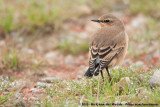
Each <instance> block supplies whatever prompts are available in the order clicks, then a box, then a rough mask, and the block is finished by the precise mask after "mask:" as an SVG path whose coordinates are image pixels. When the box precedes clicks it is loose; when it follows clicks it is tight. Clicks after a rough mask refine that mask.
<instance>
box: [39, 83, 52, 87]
mask: <svg viewBox="0 0 160 107" xmlns="http://www.w3.org/2000/svg"><path fill="white" fill-rule="evenodd" d="M37 86H39V87H42V88H46V86H47V87H49V86H51V84H47V83H42V82H37Z"/></svg>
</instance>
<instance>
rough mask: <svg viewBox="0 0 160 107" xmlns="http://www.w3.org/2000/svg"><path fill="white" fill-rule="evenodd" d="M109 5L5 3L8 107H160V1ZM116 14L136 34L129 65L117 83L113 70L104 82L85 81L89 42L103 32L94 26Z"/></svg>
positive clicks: (0, 95)
mask: <svg viewBox="0 0 160 107" xmlns="http://www.w3.org/2000/svg"><path fill="white" fill-rule="evenodd" d="M55 4H57V5H55ZM104 4H105V3H103V2H100V1H98V0H95V1H94V2H87V1H83V2H81V1H78V2H77V3H75V2H74V1H72V2H71V1H70V2H65V3H64V4H63V2H62V1H61V0H60V1H59V2H57V1H54V0H53V1H51V0H47V1H44V2H37V1H31V0H29V1H26V2H22V1H9V0H6V1H4V0H2V1H0V11H1V12H0V20H2V21H1V22H0V74H1V75H0V105H2V106H13V105H14V106H47V107H48V106H51V107H52V106H53V105H54V106H65V105H66V106H78V105H81V104H84V105H85V104H89V105H90V104H91V103H99V104H111V103H115V104H118V103H121V104H126V103H128V104H142V103H143V104H159V102H160V97H159V96H160V88H159V87H158V86H157V87H151V85H150V82H149V80H150V78H151V76H152V75H153V73H154V72H155V71H157V70H158V69H159V68H160V48H159V45H160V38H159V33H160V31H159V28H160V23H159V20H160V14H159V12H158V9H159V5H160V2H159V1H158V0H155V1H154V2H152V1H149V0H148V1H144V0H141V1H138V0H135V1H128V2H127V0H126V1H121V0H119V1H118V0H113V1H112V2H109V3H106V5H104ZM143 4H145V5H143ZM60 5H61V6H62V7H63V8H62V9H61V8H60ZM106 6H107V8H106ZM22 7H23V8H22ZM28 7H29V8H28ZM146 7H150V8H149V9H148V8H146ZM108 12H112V13H114V14H115V15H116V16H118V17H119V18H121V20H122V21H123V22H124V25H125V29H126V32H127V33H128V36H129V47H128V53H127V56H126V58H125V60H124V63H123V64H122V65H121V66H119V67H115V68H110V73H111V76H112V81H111V83H109V81H108V75H107V73H105V72H106V71H105V70H104V71H103V72H104V76H105V81H104V82H103V81H102V78H101V76H97V77H93V78H92V79H87V78H84V76H83V75H84V73H85V71H86V70H87V68H88V66H89V65H88V47H89V38H90V36H91V34H92V33H93V32H94V31H95V30H96V29H98V28H99V25H98V24H96V23H93V22H91V21H90V20H91V19H95V18H98V17H100V16H101V15H102V14H104V13H108ZM71 16H72V17H71ZM123 84H125V85H123ZM119 85H120V86H119Z"/></svg>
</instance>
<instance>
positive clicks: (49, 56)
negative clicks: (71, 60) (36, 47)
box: [44, 51, 62, 64]
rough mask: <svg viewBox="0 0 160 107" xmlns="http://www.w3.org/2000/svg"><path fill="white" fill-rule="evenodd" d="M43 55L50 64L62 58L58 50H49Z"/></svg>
mask: <svg viewBox="0 0 160 107" xmlns="http://www.w3.org/2000/svg"><path fill="white" fill-rule="evenodd" d="M44 57H45V58H46V60H47V61H48V62H49V63H50V64H55V63H57V60H58V59H60V58H62V55H61V54H60V53H59V52H58V51H51V52H48V53H46V54H45V56H44Z"/></svg>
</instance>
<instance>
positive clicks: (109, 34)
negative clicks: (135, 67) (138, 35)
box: [84, 14, 128, 81]
mask: <svg viewBox="0 0 160 107" xmlns="http://www.w3.org/2000/svg"><path fill="white" fill-rule="evenodd" d="M92 21H94V22H98V23H100V25H101V28H100V29H98V30H97V31H96V32H95V33H94V34H93V35H92V36H91V39H90V48H89V54H90V59H89V68H88V70H87V72H86V73H85V75H84V76H87V77H92V76H93V75H95V76H97V75H98V74H99V72H101V76H102V78H103V80H104V77H103V72H102V70H103V69H104V68H105V69H106V71H107V73H108V76H109V80H110V81H111V77H110V74H109V70H108V68H109V67H114V66H116V65H119V64H120V63H122V62H123V60H124V58H125V56H126V52H127V48H128V35H127V33H126V32H125V28H124V25H123V22H122V21H121V20H120V19H118V18H117V17H116V16H114V15H112V14H106V15H103V16H101V17H100V18H99V19H98V20H97V19H96V20H92Z"/></svg>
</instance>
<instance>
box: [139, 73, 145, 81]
mask: <svg viewBox="0 0 160 107" xmlns="http://www.w3.org/2000/svg"><path fill="white" fill-rule="evenodd" d="M138 79H139V81H140V82H143V81H144V80H145V76H144V75H143V74H140V75H138Z"/></svg>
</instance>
